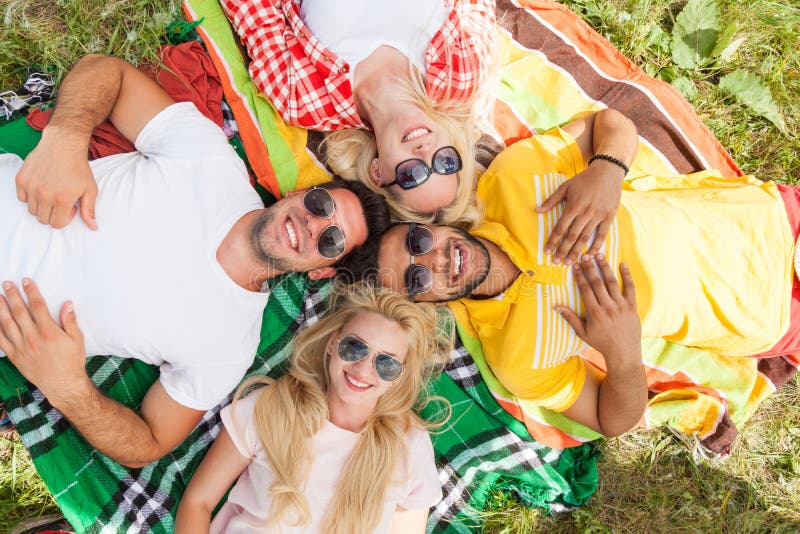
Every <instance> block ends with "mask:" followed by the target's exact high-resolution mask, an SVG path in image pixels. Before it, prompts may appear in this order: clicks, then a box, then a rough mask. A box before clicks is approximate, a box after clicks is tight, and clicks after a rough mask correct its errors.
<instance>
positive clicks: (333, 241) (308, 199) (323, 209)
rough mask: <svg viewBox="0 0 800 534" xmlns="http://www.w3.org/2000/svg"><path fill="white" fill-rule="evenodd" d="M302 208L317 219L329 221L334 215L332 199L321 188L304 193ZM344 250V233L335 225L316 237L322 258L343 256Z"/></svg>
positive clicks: (334, 205) (334, 207) (334, 206)
mask: <svg viewBox="0 0 800 534" xmlns="http://www.w3.org/2000/svg"><path fill="white" fill-rule="evenodd" d="M303 207H305V209H306V211H307V212H308V213H310V214H311V215H313V216H314V217H316V218H318V219H331V218H333V214H334V213H336V204H335V203H334V202H333V197H331V194H330V192H329V191H328V190H327V189H324V188H322V187H312V188H311V189H309V190H308V191H306V194H305V195H303ZM345 248H346V245H345V240H344V232H342V229H341V228H339V227H338V226H337V225H335V224H331V225H329V226H327V227H325V229H324V230H322V232H320V234H319V236H317V250H318V251H319V254H320V256H322V257H323V258H328V259H334V258H338V257H339V256H341V255H342V254H344V251H345Z"/></svg>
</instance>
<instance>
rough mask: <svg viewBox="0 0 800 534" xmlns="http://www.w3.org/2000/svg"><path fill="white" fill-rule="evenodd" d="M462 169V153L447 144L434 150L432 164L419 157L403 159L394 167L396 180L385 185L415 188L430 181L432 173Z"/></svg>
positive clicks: (448, 172)
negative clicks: (429, 164)
mask: <svg viewBox="0 0 800 534" xmlns="http://www.w3.org/2000/svg"><path fill="white" fill-rule="evenodd" d="M460 170H461V154H459V153H458V150H456V148H455V147H452V146H445V147H442V148H440V149H439V150H437V151H436V152H434V154H433V161H432V162H431V166H430V167H428V164H427V163H425V162H424V161H422V160H421V159H419V158H412V159H407V160H405V161H401V162H400V163H398V164H397V167H395V168H394V181H393V182H392V183H390V184H387V185H385V186H384V187H389V186H391V185H395V184H397V185H399V186H400V188H401V189H406V190H407V189H414V188H415V187H417V186H420V185H422V184H424V183H425V182H427V181H428V178H430V177H431V174H433V173H436V174H455V173H457V172H458V171H460Z"/></svg>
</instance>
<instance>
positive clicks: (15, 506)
mask: <svg viewBox="0 0 800 534" xmlns="http://www.w3.org/2000/svg"><path fill="white" fill-rule="evenodd" d="M56 512H58V507H57V506H56V504H55V501H53V498H52V497H51V496H50V493H49V492H48V491H47V488H45V487H44V484H42V481H41V479H40V478H39V475H38V474H37V473H36V469H35V468H34V467H33V463H32V462H31V457H30V455H29V454H28V451H27V450H25V447H23V446H22V443H20V442H19V439H18V438H17V436H16V434H14V435H13V437H5V438H3V437H0V532H10V531H11V530H12V529H13V528H14V527H15V526H16V525H17V524H19V523H20V522H21V521H23V520H25V519H30V518H33V517H39V516H41V515H46V514H52V513H56Z"/></svg>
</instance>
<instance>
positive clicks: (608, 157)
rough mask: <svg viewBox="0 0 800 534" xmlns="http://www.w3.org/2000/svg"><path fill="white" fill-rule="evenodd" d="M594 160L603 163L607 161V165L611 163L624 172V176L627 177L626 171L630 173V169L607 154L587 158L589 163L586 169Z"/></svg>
mask: <svg viewBox="0 0 800 534" xmlns="http://www.w3.org/2000/svg"><path fill="white" fill-rule="evenodd" d="M596 159H602V160H604V161H608V162H609V163H613V164H614V165H616V166H618V167H620V168H621V169H622V170H623V171H625V176H627V175H628V171H630V169H629V168H628V166H627V165H625V164H624V163H622V162H621V161H620V160H618V159H617V158H615V157H614V156H609V155H608V154H595V155H594V156H592V157H591V158H589V163H587V164H586V166H587V167H588V166H589V165H591V164H592V162H593V161H594V160H596Z"/></svg>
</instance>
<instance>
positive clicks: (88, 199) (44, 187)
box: [16, 129, 97, 230]
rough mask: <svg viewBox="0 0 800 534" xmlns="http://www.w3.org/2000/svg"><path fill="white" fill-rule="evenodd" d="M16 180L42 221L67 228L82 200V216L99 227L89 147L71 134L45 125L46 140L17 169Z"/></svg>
mask: <svg viewBox="0 0 800 534" xmlns="http://www.w3.org/2000/svg"><path fill="white" fill-rule="evenodd" d="M16 184H17V198H19V200H20V201H22V202H27V203H28V211H29V212H30V214H31V215H34V216H35V217H37V218H38V219H39V222H40V223H42V224H49V225H51V226H52V227H53V228H63V227H64V226H66V225H67V224H69V222H70V221H71V220H72V218H73V217H74V216H75V213H77V211H78V208H77V207H76V203H77V202H78V201H80V212H81V218H82V219H83V221H84V222H85V223H86V225H87V226H88V227H89V228H91V229H92V230H97V222H96V221H95V200H96V199H97V183H96V182H95V180H94V176H93V175H92V170H91V168H90V167H89V160H88V157H87V151H86V147H85V146H84V145H83V144H82V143H81V142H80V141H77V140H74V139H72V138H71V137H70V136H69V135H68V134H63V135H60V134H59V133H57V132H56V131H54V130H50V131H48V130H47V129H45V133H44V134H43V135H42V140H41V141H40V142H39V144H38V145H37V147H36V148H35V149H34V150H33V151H32V152H31V153H30V154H29V155H28V157H27V158H25V162H24V163H23V164H22V168H21V169H20V170H19V172H18V173H17V178H16Z"/></svg>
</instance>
